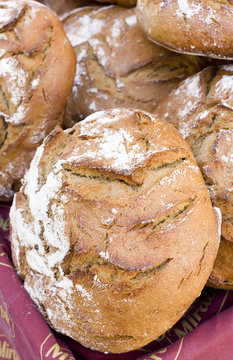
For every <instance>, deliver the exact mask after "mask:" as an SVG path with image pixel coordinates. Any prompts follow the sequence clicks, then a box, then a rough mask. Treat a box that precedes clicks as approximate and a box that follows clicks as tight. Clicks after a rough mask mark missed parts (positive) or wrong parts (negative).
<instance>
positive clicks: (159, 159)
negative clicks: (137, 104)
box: [10, 109, 220, 353]
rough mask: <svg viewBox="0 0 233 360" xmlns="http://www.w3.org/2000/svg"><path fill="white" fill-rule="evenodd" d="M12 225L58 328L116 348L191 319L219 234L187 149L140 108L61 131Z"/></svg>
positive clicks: (38, 295)
mask: <svg viewBox="0 0 233 360" xmlns="http://www.w3.org/2000/svg"><path fill="white" fill-rule="evenodd" d="M10 218H11V227H12V230H11V241H12V254H13V261H14V264H15V267H16V269H17V272H18V273H19V275H20V276H21V277H22V279H23V281H24V286H25V288H26V290H27V291H28V293H29V294H30V296H31V297H32V299H33V300H34V301H35V303H36V304H37V305H38V306H39V308H40V310H41V312H42V313H43V315H44V316H45V318H46V319H47V321H48V323H49V324H50V325H51V326H52V327H54V329H56V330H57V331H59V332H62V333H64V334H66V335H68V336H71V337H72V338H74V339H76V340H78V341H79V342H80V343H82V344H83V345H84V346H87V347H90V348H92V349H95V350H99V351H104V352H112V353H120V352H125V351H130V350H133V349H136V348H139V347H140V346H143V345H145V344H147V343H148V342H150V341H152V340H154V339H155V338H156V337H158V336H159V335H161V334H162V333H164V332H165V331H166V330H167V329H168V328H170V327H171V326H172V325H173V324H174V323H175V322H176V321H177V320H178V319H179V318H180V317H181V316H182V315H183V314H184V312H185V311H186V310H187V308H188V307H189V306H190V304H191V303H192V302H193V301H194V299H195V298H196V297H197V296H199V294H200V292H201V290H202V288H203V287H204V285H205V283H206V281H207V279H208V277H209V274H210V271H211V269H212V266H213V263H214V259H215V256H216V252H217V248H218V243H219V236H220V233H219V228H218V221H219V219H218V216H216V214H215V212H214V209H213V208H212V205H211V201H210V198H209V195H208V192H207V189H206V186H205V184H204V181H203V178H202V176H201V173H200V170H199V168H198V166H197V164H196V162H195V160H194V157H193V155H192V153H191V150H190V148H189V147H188V145H187V144H186V142H185V141H184V140H183V139H182V137H181V135H180V134H179V133H178V131H177V130H176V129H175V128H173V127H172V126H171V125H170V124H168V123H166V122H164V121H160V120H159V119H157V118H156V117H155V116H153V115H150V114H149V113H145V112H143V111H141V110H130V109H114V110H109V111H102V112H97V113H95V114H92V115H90V116H89V117H88V118H87V119H86V120H84V121H82V122H80V123H78V124H76V125H75V126H74V127H73V128H71V129H68V130H66V131H63V130H62V129H61V128H59V127H57V128H56V129H55V130H54V131H53V132H52V133H51V134H50V135H49V136H48V137H47V138H46V140H45V141H44V143H43V145H42V146H41V147H39V149H38V150H37V152H36V155H35V157H34V159H33V161H32V163H31V166H30V169H29V171H28V173H27V174H26V176H25V179H24V185H23V187H22V188H21V190H20V192H18V193H17V194H16V195H15V197H14V202H13V205H12V208H11V212H10Z"/></svg>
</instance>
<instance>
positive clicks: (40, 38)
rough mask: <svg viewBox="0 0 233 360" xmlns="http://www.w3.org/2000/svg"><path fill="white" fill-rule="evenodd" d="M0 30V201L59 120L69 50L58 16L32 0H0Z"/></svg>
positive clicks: (68, 83) (70, 72)
mask: <svg viewBox="0 0 233 360" xmlns="http://www.w3.org/2000/svg"><path fill="white" fill-rule="evenodd" d="M0 29H1V34H0V200H10V199H11V198H12V196H13V193H14V191H15V190H16V189H17V188H18V187H19V183H20V179H21V178H22V177H23V175H24V173H25V171H26V169H27V168H28V166H29V164H30V161H31V159H32V157H33V155H34V153H35V150H36V148H37V146H38V145H40V144H41V142H42V140H43V139H44V138H45V136H46V135H48V134H49V133H50V132H51V130H52V129H53V128H54V127H55V126H56V125H57V124H61V122H62V118H63V114H64V110H65V105H66V102H67V98H68V95H69V93H70V91H71V89H72V84H73V78H74V74H75V55H74V51H73V49H72V46H71V44H70V43H69V41H68V39H67V37H66V35H65V33H64V30H63V28H62V24H61V22H60V20H59V19H58V18H57V16H56V15H55V14H54V13H53V12H52V11H51V10H49V9H48V8H46V7H45V6H43V5H41V4H39V3H37V2H35V1H25V0H22V1H19V0H15V1H8V0H5V1H0Z"/></svg>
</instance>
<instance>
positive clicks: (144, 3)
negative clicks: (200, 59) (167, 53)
mask: <svg viewBox="0 0 233 360" xmlns="http://www.w3.org/2000/svg"><path fill="white" fill-rule="evenodd" d="M137 16H138V20H139V23H140V25H141V26H142V28H143V30H144V31H145V33H146V34H147V36H148V37H149V38H150V39H151V40H152V41H155V42H156V43H158V44H160V45H162V46H165V47H166V48H168V49H170V50H174V51H178V52H181V53H187V54H196V55H204V56H210V57H216V58H223V59H226V58H229V59H232V58H233V45H232V37H233V24H232V16H233V4H232V1H230V0H217V1H213V0H201V1H199V0H194V1H193V0H164V1H160V0H139V1H138V2H137Z"/></svg>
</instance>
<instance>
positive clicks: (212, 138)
mask: <svg viewBox="0 0 233 360" xmlns="http://www.w3.org/2000/svg"><path fill="white" fill-rule="evenodd" d="M232 110H233V65H224V66H220V67H209V68H207V69H205V70H204V71H202V72H200V73H198V74H196V75H194V76H192V77H190V78H189V79H186V80H185V81H184V82H183V83H182V84H180V85H179V86H178V87H177V89H176V90H173V91H172V92H171V93H170V95H169V96H168V97H167V98H166V99H164V101H162V102H161V104H159V106H158V108H157V111H156V114H157V115H158V116H161V118H163V119H165V120H167V121H169V122H170V123H172V124H173V125H174V126H175V127H176V128H177V129H178V130H179V131H180V133H181V134H182V136H183V137H184V138H185V139H186V140H187V141H188V143H189V144H190V146H191V148H192V150H193V153H194V156H195V158H196V161H197V163H198V165H199V166H200V168H201V171H202V174H203V176H204V179H205V181H206V185H207V186H208V188H209V193H210V196H211V199H212V202H213V204H214V205H215V206H218V207H219V208H220V209H221V212H222V216H223V222H222V240H221V244H220V248H219V253H218V256H217V258H216V261H215V265H214V269H213V271H212V273H211V276H210V279H209V284H211V285H213V286H216V287H223V288H225V289H233V120H232V119H233V112H232Z"/></svg>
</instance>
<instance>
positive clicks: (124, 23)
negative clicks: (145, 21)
mask: <svg viewBox="0 0 233 360" xmlns="http://www.w3.org/2000/svg"><path fill="white" fill-rule="evenodd" d="M63 24H64V29H65V31H66V33H67V35H68V37H69V39H70V41H71V43H72V45H73V46H74V48H75V52H76V58H77V71H76V77H75V81H74V86H73V91H72V94H71V96H70V98H69V101H68V106H67V111H66V116H65V126H66V127H71V126H73V125H74V123H76V122H78V121H80V120H82V119H83V118H85V117H86V116H87V115H89V114H91V113H93V112H95V111H97V110H103V109H109V108H116V107H127V108H128V107H133V108H139V109H143V110H146V111H150V112H152V111H154V109H155V107H156V105H157V104H158V102H159V101H160V100H161V99H162V98H163V97H164V96H165V95H167V94H168V93H169V91H170V90H171V89H173V88H174V87H175V86H176V85H177V84H178V83H179V82H180V81H181V80H183V79H185V78H186V77H187V76H189V75H191V74H194V73H196V72H198V71H200V70H201V68H200V64H199V61H198V59H197V58H196V57H193V56H186V55H179V54H176V53H172V52H171V51H168V50H166V49H163V48H161V47H160V46H157V45H155V44H153V43H152V42H151V41H149V40H147V39H146V37H145V36H144V34H143V32H142V30H141V29H140V27H139V26H138V25H137V20H136V16H135V9H124V8H122V7H118V6H108V7H104V8H96V7H89V8H88V7H87V8H83V9H78V10H77V11H73V12H72V13H71V14H70V15H67V17H65V18H64V19H63Z"/></svg>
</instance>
